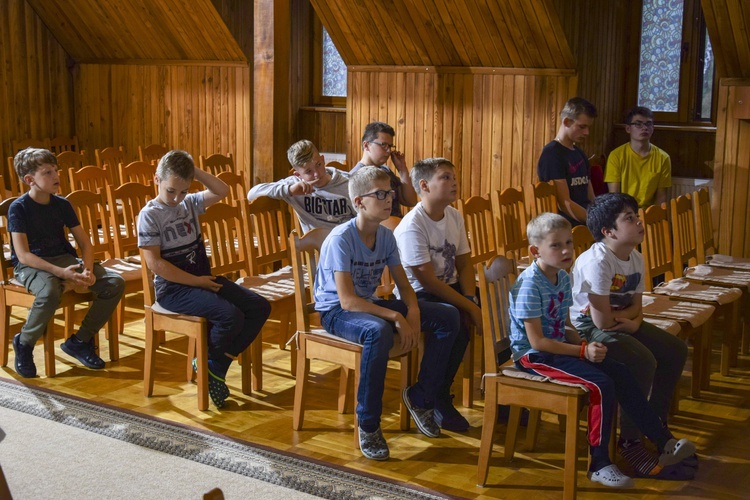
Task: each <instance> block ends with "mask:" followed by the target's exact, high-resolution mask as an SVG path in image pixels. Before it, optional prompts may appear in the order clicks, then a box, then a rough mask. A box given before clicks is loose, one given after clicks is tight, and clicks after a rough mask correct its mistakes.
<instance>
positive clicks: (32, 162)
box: [13, 148, 57, 182]
mask: <svg viewBox="0 0 750 500" xmlns="http://www.w3.org/2000/svg"><path fill="white" fill-rule="evenodd" d="M45 163H49V164H50V165H57V157H56V156H55V154H54V153H53V152H52V151H50V150H48V149H39V148H26V149H22V150H21V151H19V152H18V153H16V156H15V158H13V169H14V170H15V171H16V174H18V178H19V179H21V180H22V181H23V178H24V177H26V176H27V175H28V174H31V175H34V172H36V169H38V168H39V167H41V166H42V165H44V164H45ZM24 182H26V181H24Z"/></svg>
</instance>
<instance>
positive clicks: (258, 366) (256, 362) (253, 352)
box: [249, 335, 263, 391]
mask: <svg viewBox="0 0 750 500" xmlns="http://www.w3.org/2000/svg"><path fill="white" fill-rule="evenodd" d="M249 368H250V373H252V387H253V390H254V391H262V390H263V339H262V338H261V336H260V335H258V337H257V338H256V339H255V340H254V341H253V343H252V344H251V345H250V366H249Z"/></svg>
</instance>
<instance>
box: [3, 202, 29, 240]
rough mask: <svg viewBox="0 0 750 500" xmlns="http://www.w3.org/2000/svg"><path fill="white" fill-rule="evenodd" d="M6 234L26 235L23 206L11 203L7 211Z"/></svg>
mask: <svg viewBox="0 0 750 500" xmlns="http://www.w3.org/2000/svg"><path fill="white" fill-rule="evenodd" d="M8 232H9V233H24V234H26V232H27V231H26V210H24V207H23V204H21V203H11V205H10V208H9V209H8Z"/></svg>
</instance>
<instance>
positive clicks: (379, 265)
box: [313, 218, 401, 311]
mask: <svg viewBox="0 0 750 500" xmlns="http://www.w3.org/2000/svg"><path fill="white" fill-rule="evenodd" d="M356 222H357V219H356V218H355V219H352V220H350V221H348V222H346V223H344V224H342V225H340V226H338V227H336V228H335V229H334V230H333V231H331V233H330V234H329V235H328V237H327V238H326V239H325V241H324V242H323V246H322V248H321V249H320V262H319V264H318V272H317V274H316V276H315V288H314V290H313V294H314V297H315V310H317V311H329V310H330V309H332V308H333V307H335V306H337V305H339V303H340V302H341V301H340V300H339V294H338V290H337V289H336V279H335V277H334V273H336V272H337V271H338V272H347V273H350V274H351V276H352V282H354V291H355V293H356V294H357V296H358V297H361V298H363V299H367V300H375V299H376V297H375V290H377V288H378V285H380V277H381V276H382V274H383V269H385V266H389V267H390V266H398V265H401V261H400V260H399V256H398V247H397V246H396V238H394V236H393V233H392V232H391V231H390V229H388V228H386V227H383V226H378V232H377V234H376V235H375V248H374V249H372V250H371V249H369V248H368V247H367V245H365V244H364V243H363V242H362V239H361V238H360V237H359V232H358V231H357V226H356Z"/></svg>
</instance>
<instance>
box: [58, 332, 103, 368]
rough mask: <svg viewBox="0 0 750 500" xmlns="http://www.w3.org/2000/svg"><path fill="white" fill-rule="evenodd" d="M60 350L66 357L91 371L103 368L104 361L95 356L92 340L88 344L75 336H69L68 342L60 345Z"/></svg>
mask: <svg viewBox="0 0 750 500" xmlns="http://www.w3.org/2000/svg"><path fill="white" fill-rule="evenodd" d="M60 349H62V350H63V352H64V353H65V354H67V355H68V356H71V357H74V358H76V359H77V360H78V361H80V363H81V364H82V365H83V366H85V367H87V368H91V369H92V370H101V369H102V368H104V360H103V359H102V358H100V357H99V355H98V354H96V346H95V345H94V339H93V338H92V339H90V340H89V341H88V342H83V341H81V339H79V338H78V337H77V336H76V335H71V336H70V338H69V339H68V340H66V341H65V342H63V343H62V344H61V345H60Z"/></svg>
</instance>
